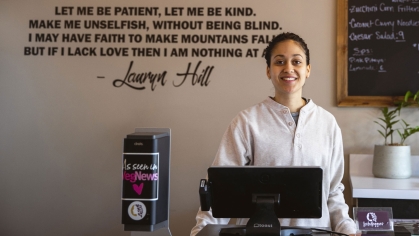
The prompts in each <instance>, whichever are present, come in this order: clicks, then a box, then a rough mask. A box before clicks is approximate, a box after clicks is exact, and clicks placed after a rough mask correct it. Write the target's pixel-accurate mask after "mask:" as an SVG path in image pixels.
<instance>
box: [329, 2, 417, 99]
mask: <svg viewBox="0 0 419 236" xmlns="http://www.w3.org/2000/svg"><path fill="white" fill-rule="evenodd" d="M337 10H338V11H337V85H338V90H337V98H338V106H370V107H383V106H392V105H394V102H395V101H398V100H400V99H401V97H403V96H404V94H405V93H406V92H407V91H409V90H410V91H412V92H415V91H418V90H419V0H338V7H337Z"/></svg>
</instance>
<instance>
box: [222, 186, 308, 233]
mask: <svg viewBox="0 0 419 236" xmlns="http://www.w3.org/2000/svg"><path fill="white" fill-rule="evenodd" d="M252 201H253V203H254V204H255V212H254V213H253V215H252V217H250V219H249V221H248V222H247V225H246V227H244V226H242V227H233V228H223V229H221V231H220V233H219V236H230V235H231V236H233V235H235V236H293V235H294V236H298V235H301V236H302V235H311V233H312V231H311V229H303V228H293V227H287V226H285V227H282V228H281V224H280V223H279V220H278V217H277V216H276V213H275V206H277V205H279V194H253V199H252Z"/></svg>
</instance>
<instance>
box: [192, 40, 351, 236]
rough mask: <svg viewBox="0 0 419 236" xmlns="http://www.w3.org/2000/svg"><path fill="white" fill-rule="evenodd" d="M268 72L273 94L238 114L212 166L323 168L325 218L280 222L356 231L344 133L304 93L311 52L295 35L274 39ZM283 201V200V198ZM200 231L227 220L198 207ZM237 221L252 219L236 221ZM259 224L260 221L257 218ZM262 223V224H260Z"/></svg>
mask: <svg viewBox="0 0 419 236" xmlns="http://www.w3.org/2000/svg"><path fill="white" fill-rule="evenodd" d="M265 59H266V64H267V67H266V76H267V77H268V79H269V80H270V81H271V83H272V84H273V86H274V88H275V94H274V96H268V97H267V98H266V99H265V100H264V101H262V102H260V103H258V104H256V105H254V106H252V107H249V108H247V109H245V110H244V111H242V112H240V113H239V114H238V115H237V116H236V117H235V118H234V119H233V121H232V122H231V123H230V126H229V127H228V128H227V131H226V132H225V133H224V136H223V138H222V140H221V144H220V146H219V149H218V152H217V155H216V157H215V160H214V162H213V164H212V165H213V166H319V167H321V168H322V169H323V183H322V196H323V197H322V200H321V203H322V217H321V218H320V219H284V218H283V219H279V221H280V225H281V226H305V227H329V228H331V229H332V230H333V231H336V232H341V233H345V234H354V233H355V232H356V227H355V223H354V221H353V220H352V219H351V218H350V217H349V215H348V209H349V207H348V205H346V203H345V200H344V198H343V189H344V186H343V184H342V183H341V181H342V177H343V173H344V169H343V165H344V158H343V144H342V134H341V131H340V128H339V126H338V124H337V123H336V120H335V118H334V117H333V115H332V114H330V113H329V112H327V111H326V110H324V109H323V108H321V107H319V106H317V105H316V104H315V103H314V102H313V100H312V99H309V98H304V97H303V96H302V93H303V86H304V84H305V82H306V80H307V78H308V77H309V76H310V72H311V65H310V53H309V49H308V47H307V44H306V43H305V42H304V40H303V39H302V38H300V37H299V36H298V35H296V34H293V33H282V34H279V35H278V36H276V37H274V38H273V40H272V41H271V42H270V43H269V44H268V46H267V48H266V50H265ZM279 202H281V201H280V200H279ZM196 220H197V224H196V226H195V227H194V228H193V229H192V232H191V235H192V236H194V235H196V234H197V233H198V232H199V231H200V230H201V229H202V228H203V227H204V226H205V225H207V224H227V223H228V222H229V220H230V219H225V218H214V217H213V215H212V212H211V210H210V211H202V210H201V209H200V210H199V211H198V214H197V216H196ZM236 223H237V224H240V225H243V224H247V223H248V219H241V218H239V219H237V221H236ZM258 223H259V222H258ZM260 223H263V222H260Z"/></svg>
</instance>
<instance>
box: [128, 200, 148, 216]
mask: <svg viewBox="0 0 419 236" xmlns="http://www.w3.org/2000/svg"><path fill="white" fill-rule="evenodd" d="M146 214H147V208H146V207H145V205H144V203H142V202H139V201H135V202H132V203H131V204H130V205H129V207H128V215H129V217H130V218H131V219H133V220H142V219H143V218H144V217H145V215H146Z"/></svg>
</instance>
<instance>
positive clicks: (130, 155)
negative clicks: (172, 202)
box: [122, 128, 170, 231]
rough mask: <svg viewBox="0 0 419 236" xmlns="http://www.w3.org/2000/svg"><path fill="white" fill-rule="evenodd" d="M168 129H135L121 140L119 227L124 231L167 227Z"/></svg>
mask: <svg viewBox="0 0 419 236" xmlns="http://www.w3.org/2000/svg"><path fill="white" fill-rule="evenodd" d="M169 180H170V129H167V128H137V129H135V132H134V133H132V134H128V135H127V136H126V138H125V139H124V148H123V155H122V224H124V230H125V231H154V230H157V229H160V228H164V227H166V228H167V227H168V222H169V199H170V198H169V189H170V181H169Z"/></svg>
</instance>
